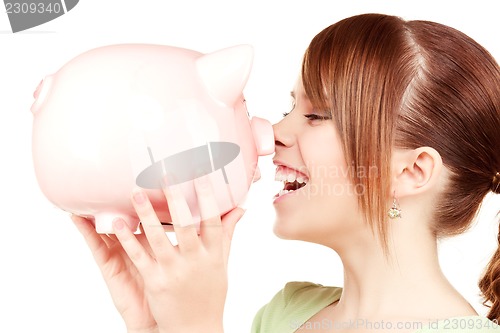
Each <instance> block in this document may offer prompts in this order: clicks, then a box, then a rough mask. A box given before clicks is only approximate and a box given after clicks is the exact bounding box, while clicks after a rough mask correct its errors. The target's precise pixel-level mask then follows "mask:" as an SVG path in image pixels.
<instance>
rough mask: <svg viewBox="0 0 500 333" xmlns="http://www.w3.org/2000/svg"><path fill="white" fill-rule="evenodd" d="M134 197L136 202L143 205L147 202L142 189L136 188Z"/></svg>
mask: <svg viewBox="0 0 500 333" xmlns="http://www.w3.org/2000/svg"><path fill="white" fill-rule="evenodd" d="M133 198H134V201H135V203H136V204H139V205H142V204H143V203H145V202H146V194H144V192H143V191H141V190H135V191H134V193H133Z"/></svg>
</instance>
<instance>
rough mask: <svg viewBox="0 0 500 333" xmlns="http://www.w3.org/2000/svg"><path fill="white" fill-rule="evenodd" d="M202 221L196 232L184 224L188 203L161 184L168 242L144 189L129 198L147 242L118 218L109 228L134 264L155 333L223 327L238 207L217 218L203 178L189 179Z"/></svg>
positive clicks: (191, 332)
mask: <svg viewBox="0 0 500 333" xmlns="http://www.w3.org/2000/svg"><path fill="white" fill-rule="evenodd" d="M195 188H196V193H197V197H198V203H199V206H200V213H201V217H202V222H201V224H200V235H199V236H198V233H197V230H196V228H195V227H194V226H192V225H186V224H190V223H191V221H192V215H191V212H190V211H189V207H188V205H187V203H186V201H185V199H184V198H183V197H182V194H181V193H179V192H178V191H177V190H174V188H165V189H164V192H165V196H166V198H167V201H168V205H169V210H170V215H171V216H172V222H173V225H174V230H175V233H176V237H177V242H178V245H177V246H174V245H172V243H171V242H170V240H169V239H168V237H167V236H166V234H165V232H164V230H163V227H162V225H161V223H160V221H159V220H158V217H157V215H156V214H155V212H154V210H153V207H152V206H151V203H150V201H149V199H148V197H147V196H146V194H145V193H144V192H142V191H141V190H137V191H136V192H135V193H134V194H133V200H132V201H133V203H134V207H135V209H136V211H137V214H138V216H139V218H140V219H141V222H142V227H143V230H144V232H145V234H146V237H147V240H148V243H149V245H147V244H144V242H141V241H140V239H138V238H137V237H136V235H134V234H133V233H132V232H131V231H130V230H129V229H128V227H127V225H126V223H124V221H123V220H119V219H118V220H115V221H114V224H113V227H114V229H115V233H116V236H117V238H118V239H119V241H120V243H121V244H122V246H123V249H124V250H125V251H126V252H127V254H128V256H129V258H130V259H131V260H132V262H133V263H134V265H135V266H136V267H137V270H138V272H139V274H140V275H141V276H142V279H143V281H144V290H145V293H146V296H147V300H148V303H149V306H150V309H151V312H152V314H153V316H154V318H155V320H156V322H157V323H158V328H159V330H160V332H176V333H181V332H189V333H195V332H211V333H215V332H223V326H222V317H223V312H224V303H225V298H226V293H227V262H228V256H229V248H230V244H231V239H232V235H233V231H234V227H235V225H236V222H237V221H238V220H239V219H240V218H241V217H242V216H243V213H244V211H243V209H241V208H235V209H233V210H232V211H230V212H229V213H227V214H226V215H225V216H224V217H223V218H222V220H221V217H220V216H219V213H218V209H217V203H216V200H215V198H214V194H213V190H212V188H211V186H210V183H209V182H208V181H207V179H206V178H204V177H201V178H199V179H197V180H196V181H195Z"/></svg>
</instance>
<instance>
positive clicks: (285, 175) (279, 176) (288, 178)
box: [274, 170, 307, 183]
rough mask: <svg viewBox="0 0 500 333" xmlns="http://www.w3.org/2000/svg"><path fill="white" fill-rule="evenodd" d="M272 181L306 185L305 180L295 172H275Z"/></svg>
mask: <svg viewBox="0 0 500 333" xmlns="http://www.w3.org/2000/svg"><path fill="white" fill-rule="evenodd" d="M274 180H276V181H278V182H288V183H293V182H294V181H297V182H298V183H306V182H307V178H306V177H304V176H302V175H298V176H297V174H296V173H295V172H293V171H292V172H284V171H282V170H277V171H276V176H275V177H274Z"/></svg>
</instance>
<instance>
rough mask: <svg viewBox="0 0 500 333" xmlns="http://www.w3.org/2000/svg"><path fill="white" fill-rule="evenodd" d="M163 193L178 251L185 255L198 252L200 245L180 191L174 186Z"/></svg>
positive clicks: (191, 217) (189, 212) (166, 188)
mask: <svg viewBox="0 0 500 333" xmlns="http://www.w3.org/2000/svg"><path fill="white" fill-rule="evenodd" d="M163 192H164V193H165V197H166V198H167V201H168V208H169V209H170V216H171V217H172V223H173V227H174V231H175V236H176V238H177V246H178V248H179V251H180V252H181V253H184V254H186V253H189V252H193V251H196V250H198V249H199V247H200V245H201V244H200V239H199V237H198V232H197V231H196V227H195V226H194V225H193V224H192V221H193V216H192V215H191V211H190V210H189V206H188V204H187V202H186V200H185V199H184V196H183V195H182V193H181V191H180V190H179V189H178V188H177V187H175V186H170V187H168V186H167V187H165V188H164V189H163Z"/></svg>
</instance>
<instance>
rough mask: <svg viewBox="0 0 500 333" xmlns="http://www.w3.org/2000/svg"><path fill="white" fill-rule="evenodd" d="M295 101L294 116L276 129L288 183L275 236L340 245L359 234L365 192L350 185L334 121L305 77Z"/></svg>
mask: <svg viewBox="0 0 500 333" xmlns="http://www.w3.org/2000/svg"><path fill="white" fill-rule="evenodd" d="M292 99H293V102H292V103H293V104H292V106H293V107H292V111H290V113H288V114H286V115H285V117H284V118H283V119H282V120H281V121H280V122H279V123H277V124H275V125H274V126H273V128H274V138H275V141H276V154H275V156H274V159H273V162H274V164H275V165H276V166H277V169H276V180H277V181H281V182H284V187H283V188H284V190H282V191H281V192H280V193H278V194H277V195H276V196H275V198H274V207H275V209H276V223H275V226H274V232H275V233H276V235H278V236H279V237H281V238H285V239H299V240H305V241H310V242H315V243H319V244H324V245H327V246H328V245H331V244H332V242H334V243H337V245H338V242H339V241H342V239H343V238H345V236H346V235H347V234H350V233H351V232H352V231H354V230H356V229H355V227H357V228H358V229H359V224H358V223H356V221H359V220H360V219H359V218H358V217H359V212H358V205H357V198H356V196H357V195H356V193H358V194H360V190H359V189H358V191H356V189H355V188H354V186H353V185H352V184H351V182H350V180H349V174H348V171H349V170H348V163H347V162H346V160H345V158H344V154H343V152H342V145H341V142H340V139H339V136H338V134H337V131H336V129H335V126H334V124H333V122H332V120H331V119H330V118H329V117H325V116H324V115H323V114H321V113H320V112H318V110H315V109H314V108H313V106H312V104H311V102H310V101H309V100H308V98H307V97H306V95H305V92H304V88H303V86H302V80H301V79H300V78H299V80H298V81H297V84H296V85H295V88H294V90H293V91H292ZM351 167H352V166H351ZM286 190H289V192H287V191H286ZM337 236H342V237H341V238H338V237H337ZM349 238H350V237H349Z"/></svg>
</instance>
